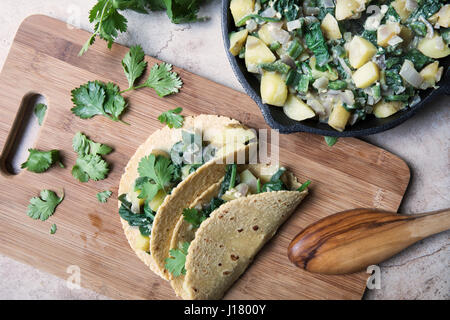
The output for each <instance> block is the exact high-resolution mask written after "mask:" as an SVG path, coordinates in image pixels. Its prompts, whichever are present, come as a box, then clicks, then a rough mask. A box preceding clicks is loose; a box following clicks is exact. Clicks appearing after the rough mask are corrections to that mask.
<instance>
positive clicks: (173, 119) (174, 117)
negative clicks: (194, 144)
mask: <svg viewBox="0 0 450 320" xmlns="http://www.w3.org/2000/svg"><path fill="white" fill-rule="evenodd" d="M181 111H183V109H182V108H180V107H178V108H175V109H173V110H169V111H166V112H163V113H162V114H161V115H160V116H159V117H158V120H159V121H160V122H161V123H166V124H167V126H168V127H169V128H173V127H175V128H181V127H182V126H183V120H184V117H183V116H182V115H180V113H181Z"/></svg>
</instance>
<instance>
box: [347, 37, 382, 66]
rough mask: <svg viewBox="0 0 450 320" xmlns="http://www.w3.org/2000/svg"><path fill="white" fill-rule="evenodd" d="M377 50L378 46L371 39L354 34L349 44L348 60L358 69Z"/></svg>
mask: <svg viewBox="0 0 450 320" xmlns="http://www.w3.org/2000/svg"><path fill="white" fill-rule="evenodd" d="M376 52H377V48H376V47H375V46H374V45H373V44H372V43H371V42H370V41H368V40H366V39H364V38H363V37H359V36H354V37H353V39H352V41H350V44H349V50H348V60H349V62H350V65H351V66H352V67H353V68H355V69H358V68H359V67H361V66H362V65H364V64H365V63H366V62H367V61H369V60H370V59H372V57H373V56H374V54H375V53H376Z"/></svg>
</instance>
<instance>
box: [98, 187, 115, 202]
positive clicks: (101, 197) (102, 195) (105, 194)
mask: <svg viewBox="0 0 450 320" xmlns="http://www.w3.org/2000/svg"><path fill="white" fill-rule="evenodd" d="M111 195H112V192H111V191H109V190H105V191H101V192H99V193H97V200H98V201H100V202H101V203H105V202H106V201H108V199H109V197H111Z"/></svg>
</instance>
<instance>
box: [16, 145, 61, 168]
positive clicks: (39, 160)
mask: <svg viewBox="0 0 450 320" xmlns="http://www.w3.org/2000/svg"><path fill="white" fill-rule="evenodd" d="M28 152H29V153H30V154H29V155H28V159H27V161H25V162H24V163H22V165H21V166H20V167H21V168H22V169H27V170H28V171H31V172H35V173H42V172H44V171H47V170H48V168H50V167H51V166H52V165H53V164H54V163H57V162H59V163H60V162H61V160H60V156H59V150H50V151H41V150H38V149H28Z"/></svg>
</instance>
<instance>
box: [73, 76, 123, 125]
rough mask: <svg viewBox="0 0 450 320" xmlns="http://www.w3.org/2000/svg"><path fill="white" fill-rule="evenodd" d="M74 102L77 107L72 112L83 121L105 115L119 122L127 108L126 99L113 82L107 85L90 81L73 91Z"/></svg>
mask: <svg viewBox="0 0 450 320" xmlns="http://www.w3.org/2000/svg"><path fill="white" fill-rule="evenodd" d="M72 102H73V103H74V105H75V106H74V107H73V108H72V109H71V111H72V112H73V114H75V115H76V116H78V117H80V118H81V119H90V118H92V117H93V116H96V115H103V116H105V117H107V118H109V119H111V120H113V121H119V117H120V115H121V114H122V112H123V111H124V110H125V108H126V107H127V104H126V102H125V99H124V98H123V97H122V96H121V95H120V93H119V87H117V86H116V85H115V84H113V83H111V82H109V83H107V84H105V83H104V82H101V81H89V82H88V83H86V84H83V85H82V86H80V87H79V88H76V89H74V90H72Z"/></svg>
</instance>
